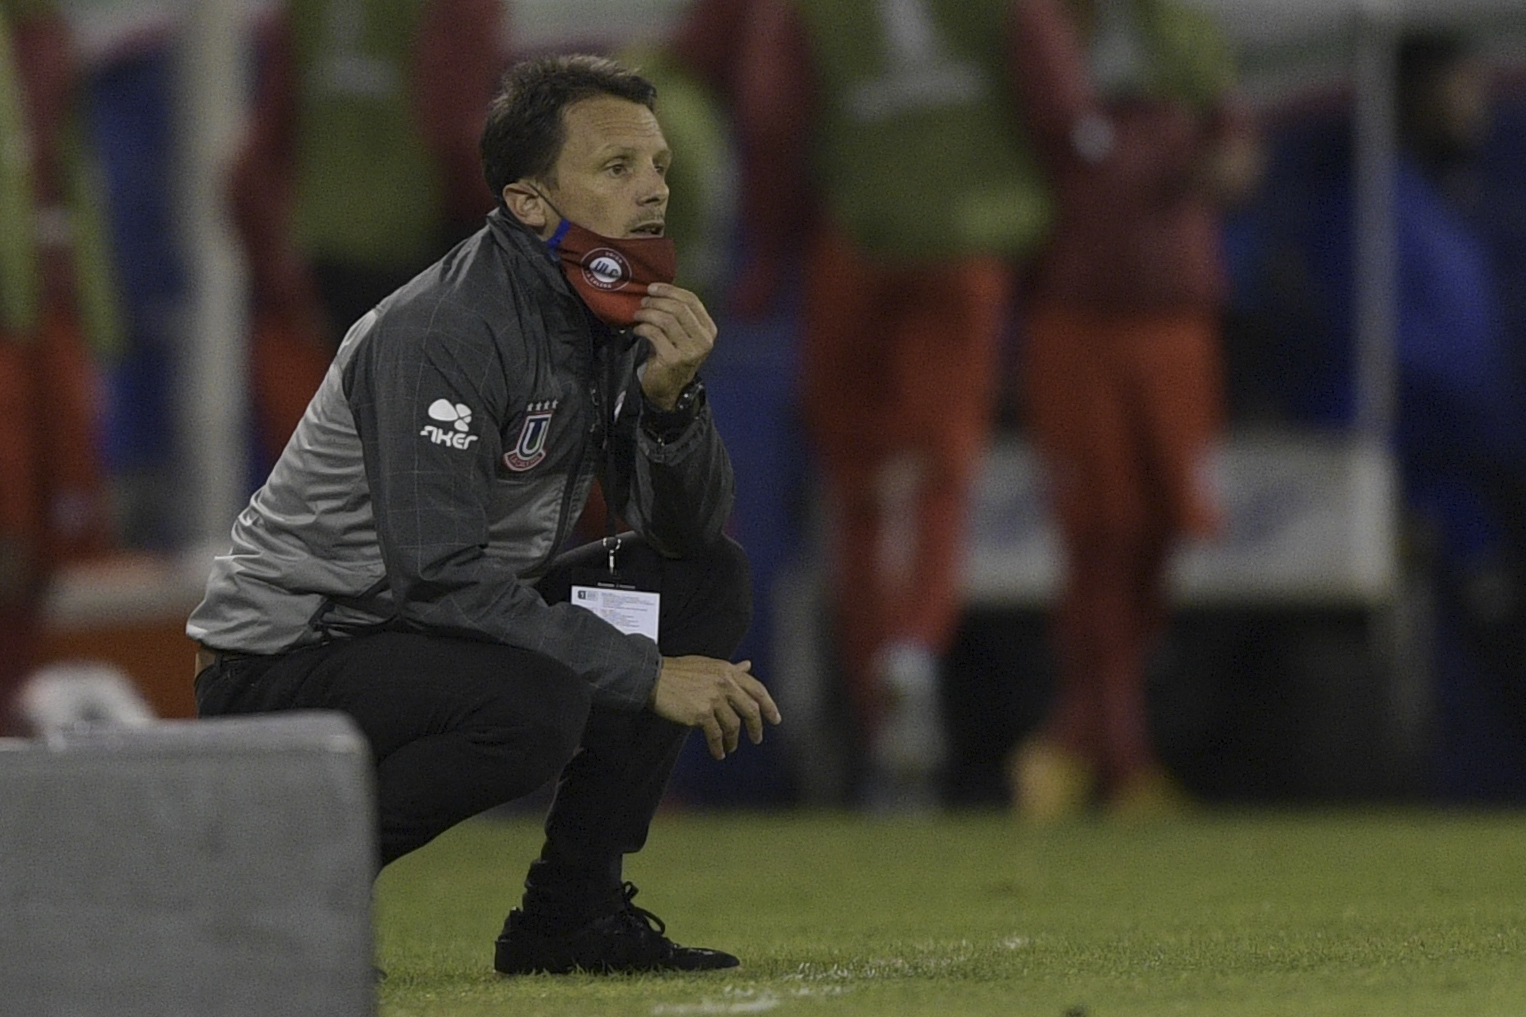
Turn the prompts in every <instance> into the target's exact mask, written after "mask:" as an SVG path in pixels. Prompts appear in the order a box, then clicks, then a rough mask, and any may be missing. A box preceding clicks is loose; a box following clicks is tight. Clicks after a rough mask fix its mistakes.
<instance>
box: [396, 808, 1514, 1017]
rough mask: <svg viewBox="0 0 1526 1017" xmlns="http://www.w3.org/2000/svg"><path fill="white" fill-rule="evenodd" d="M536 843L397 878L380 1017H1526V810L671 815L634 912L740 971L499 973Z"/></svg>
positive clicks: (428, 851)
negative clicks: (1019, 818)
mask: <svg viewBox="0 0 1526 1017" xmlns="http://www.w3.org/2000/svg"><path fill="white" fill-rule="evenodd" d="M538 848H539V829H538V825H537V821H536V820H534V819H530V818H527V819H522V820H521V819H509V820H505V819H479V820H476V821H474V822H471V823H468V824H465V825H464V826H462V827H459V828H457V829H456V830H454V831H452V832H451V833H449V834H448V835H446V836H445V837H442V838H441V839H440V840H439V841H437V842H435V843H434V844H431V845H430V846H429V847H427V848H425V849H424V850H422V851H420V852H417V853H416V854H414V855H412V856H409V857H407V858H404V859H402V860H401V861H399V862H398V863H396V864H395V865H393V866H392V867H390V868H389V869H388V870H387V871H386V872H385V873H384V874H383V876H382V878H381V880H380V881H379V883H378V885H377V913H376V923H377V956H378V963H379V964H380V965H381V966H382V967H384V968H385V969H387V971H388V972H389V978H388V980H387V981H386V982H385V983H383V984H382V986H381V987H380V990H379V992H380V1012H381V1014H382V1015H383V1017H414V1015H419V1017H423V1015H446V1017H467V1015H473V1017H475V1015H487V1014H493V1015H506V1014H513V1015H552V1017H564V1015H565V1017H573V1015H576V1017H589V1015H654V1017H656V1015H665V1014H726V1013H738V1014H750V1013H774V1014H779V1015H793V1014H800V1015H811V1017H816V1015H820V1017H860V1015H876V1017H880V1015H896V1017H900V1015H923V1014H926V1015H931V1014H939V1015H943V1014H960V1015H962V1014H970V1015H993V1017H994V1015H1001V1017H1014V1015H1028V1014H1036V1015H1043V1017H1065V1015H1071V1017H1076V1015H1081V1014H1085V1015H1086V1017H1136V1015H1156V1014H1160V1015H1166V1014H1170V1015H1182V1017H1197V1015H1204V1017H1206V1015H1214V1017H1224V1015H1241V1014H1244V1015H1257V1017H1259V1015H1272V1014H1276V1015H1297V1017H1314V1015H1325V1014H1328V1015H1342V1017H1346V1015H1357V1014H1372V1015H1384V1017H1395V1015H1408V1014H1427V1015H1429V1014H1435V1015H1454V1014H1455V1015H1467V1017H1495V1015H1497V1017H1507V1015H1508V1017H1526V814H1515V813H1498V814H1458V813H1443V812H1422V811H1400V812H1349V813H1348V812H1320V813H1227V814H1222V815H1219V814H1209V815H1206V816H1203V817H1199V818H1194V819H1192V820H1188V821H1177V822H1170V823H1161V824H1158V825H1151V826H1141V827H1134V828H1128V827H1119V826H1116V825H1110V824H1105V823H1100V822H1099V823H1093V824H1084V825H1078V826H1074V827H1068V828H1064V829H1059V830H1051V831H1031V830H1023V829H1021V828H1019V827H1016V826H1014V825H1013V823H1012V822H1011V821H1010V820H1009V819H1008V818H1007V817H1006V816H1003V815H956V816H951V817H939V818H935V819H875V818H870V817H863V816H854V815H836V814H780V815H756V814H736V815H730V814H712V813H706V814H683V813H677V814H666V815H662V816H660V817H659V818H658V820H657V823H656V825H655V827H654V830H653V834H652V838H651V842H650V844H649V845H648V846H647V849H646V850H645V851H643V852H642V853H641V854H640V855H638V856H636V857H635V858H634V859H633V860H632V861H631V862H630V864H629V865H628V866H627V876H628V878H630V879H632V880H634V881H635V882H636V883H637V885H639V886H640V887H641V888H642V892H641V896H640V897H639V898H638V899H637V903H638V904H641V905H644V906H646V907H647V908H649V909H650V910H652V911H655V912H656V913H657V914H659V915H661V916H662V917H663V918H664V919H665V920H666V921H667V923H668V930H669V933H670V934H671V935H672V936H673V938H674V939H676V940H678V941H679V942H683V943H692V944H696V945H706V946H717V947H721V948H724V949H727V950H730V951H732V952H734V953H736V954H738V955H740V956H741V957H742V961H743V966H742V967H741V968H740V969H734V970H732V971H728V972H719V973H714V974H709V975H704V976H675V975H662V976H654V975H644V976H634V977H616V978H601V977H593V976H574V977H565V976H563V977H556V976H535V977H531V978H516V979H506V978H500V977H499V976H497V975H495V974H494V973H493V972H492V970H491V963H492V943H493V939H494V937H495V936H496V935H497V933H498V930H499V926H500V924H501V923H502V921H503V916H504V913H505V911H506V910H507V908H508V907H509V906H511V905H512V904H514V903H517V901H518V898H519V891H520V885H519V884H520V881H521V880H522V879H523V876H524V868H525V864H526V863H527V861H528V860H529V859H530V858H531V857H533V856H534V854H535V852H536V851H537V850H538Z"/></svg>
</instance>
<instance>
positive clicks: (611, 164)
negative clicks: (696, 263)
mask: <svg viewBox="0 0 1526 1017" xmlns="http://www.w3.org/2000/svg"><path fill="white" fill-rule="evenodd" d="M562 123H563V125H565V127H566V133H567V136H566V139H565V141H564V142H563V143H562V150H561V153H560V154H559V155H558V156H557V159H556V164H555V165H554V166H553V168H552V172H551V174H550V176H549V177H548V178H547V179H546V180H544V181H542V187H541V189H542V190H543V191H544V192H545V195H546V197H547V198H549V199H550V200H551V202H552V204H554V205H555V206H556V211H557V212H560V213H561V214H562V215H564V216H566V217H567V218H568V219H570V220H572V221H573V222H575V223H577V224H578V225H579V226H582V227H584V228H585V229H590V230H593V231H594V232H595V233H598V234H601V235H603V236H606V237H627V236H660V235H661V234H662V230H663V220H664V218H665V217H666V215H667V209H668V184H667V172H668V163H669V162H670V161H671V160H672V154H671V153H670V152H669V151H668V143H667V140H666V139H664V138H663V136H662V128H661V127H660V126H658V123H657V118H656V117H655V116H653V115H652V111H651V110H649V109H647V108H646V107H645V106H643V105H641V104H640V103H635V102H628V101H627V100H625V99H617V98H615V97H614V96H604V95H600V96H594V97H593V98H589V99H583V100H580V101H579V102H575V103H573V104H572V105H570V106H568V107H566V108H565V109H563V110H562ZM557 225H558V222H557V219H556V216H555V213H554V212H553V213H552V214H551V216H550V218H549V222H548V223H547V224H546V226H545V227H543V228H542V229H541V231H540V232H541V236H542V237H549V236H550V235H551V234H552V233H553V232H554V231H555V229H556V227H557Z"/></svg>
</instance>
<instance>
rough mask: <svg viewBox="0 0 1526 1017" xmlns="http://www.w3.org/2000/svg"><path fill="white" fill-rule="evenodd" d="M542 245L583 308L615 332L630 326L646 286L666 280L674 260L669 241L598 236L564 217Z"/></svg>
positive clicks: (675, 264) (634, 318)
mask: <svg viewBox="0 0 1526 1017" xmlns="http://www.w3.org/2000/svg"><path fill="white" fill-rule="evenodd" d="M546 246H547V247H549V248H550V249H551V253H552V254H553V255H555V256H556V258H557V260H558V261H559V262H560V263H561V266H562V275H563V276H565V277H566V279H567V281H568V282H569V283H571V284H572V288H573V289H574V290H576V291H577V294H578V296H580V297H582V298H583V303H585V304H587V305H588V309H589V310H591V311H593V313H594V314H595V315H597V316H598V318H599V320H601V321H603V322H604V323H605V324H607V325H612V326H614V327H615V328H626V327H628V326H630V325H633V324H635V322H636V317H635V315H636V311H637V310H639V309H640V307H641V299H642V298H643V297H645V296H646V288H647V286H648V285H650V284H651V283H654V282H672V281H673V276H674V273H675V271H676V266H677V258H678V256H677V253H676V252H675V251H674V248H673V241H672V239H671V238H670V237H619V238H615V237H604V236H600V235H599V234H597V233H595V232H593V231H592V230H588V229H584V228H583V227H582V226H579V225H577V224H576V223H573V222H571V221H570V220H567V219H563V220H562V224H561V226H560V227H558V229H557V231H556V233H555V234H553V235H552V237H551V239H549V240H547V241H546Z"/></svg>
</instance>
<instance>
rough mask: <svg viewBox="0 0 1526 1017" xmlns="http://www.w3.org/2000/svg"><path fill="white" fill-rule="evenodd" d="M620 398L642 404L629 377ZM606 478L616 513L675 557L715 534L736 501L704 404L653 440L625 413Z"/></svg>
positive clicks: (638, 390) (718, 439) (729, 471)
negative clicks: (669, 436)
mask: <svg viewBox="0 0 1526 1017" xmlns="http://www.w3.org/2000/svg"><path fill="white" fill-rule="evenodd" d="M626 404H627V405H634V406H637V407H641V406H643V405H644V403H643V402H642V397H641V386H640V384H639V383H637V382H636V381H635V380H634V379H633V380H632V383H631V385H630V386H629V387H628V388H627V389H626ZM609 462H610V467H609V469H608V470H607V471H606V477H605V482H606V483H607V484H609V489H610V490H611V491H612V492H614V497H613V498H611V503H612V504H615V505H620V506H622V509H621V511H620V515H621V517H622V518H623V519H624V520H625V521H626V523H627V524H629V525H630V527H631V528H632V529H634V530H635V531H636V532H637V533H639V534H641V536H642V537H644V538H645V539H646V541H647V543H649V544H650V545H651V546H652V547H653V548H655V549H656V550H657V551H658V553H660V554H663V555H665V556H667V557H670V558H674V557H680V556H682V555H683V554H685V553H687V552H688V551H690V550H693V549H697V548H701V547H706V546H709V545H710V544H713V543H715V542H716V541H717V540H719V539H720V538H721V535H722V533H723V532H724V530H725V526H726V522H727V520H728V519H729V518H730V517H731V510H732V507H733V505H734V504H735V501H736V478H735V475H734V474H733V473H732V469H731V458H730V456H729V455H728V454H727V452H726V445H725V443H724V442H723V441H722V440H721V435H720V432H719V431H718V430H716V427H715V418H714V416H713V415H712V414H711V411H710V407H709V405H708V404H706V405H704V406H701V407H700V410H699V412H698V414H697V415H696V416H695V418H694V420H693V421H692V422H691V423H690V424H689V426H688V427H686V428H685V429H684V430H683V432H682V433H681V434H679V435H678V436H677V437H676V438H675V439H674V440H672V441H670V442H667V443H666V444H664V443H660V442H658V441H657V440H656V439H654V438H653V437H652V436H651V435H649V434H647V433H646V432H645V431H644V430H643V429H642V428H641V426H640V412H639V410H638V412H636V413H632V414H624V415H622V417H621V420H620V422H619V423H618V424H617V426H616V429H615V433H614V435H613V437H612V440H611V455H610V457H609Z"/></svg>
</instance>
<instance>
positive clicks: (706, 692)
mask: <svg viewBox="0 0 1526 1017" xmlns="http://www.w3.org/2000/svg"><path fill="white" fill-rule="evenodd" d="M751 668H752V661H750V660H744V661H742V662H741V663H740V664H732V663H729V662H727V661H724V660H717V659H716V658H714V657H700V656H689V657H663V658H662V670H661V671H659V672H658V674H657V684H656V685H655V686H654V687H653V689H652V704H651V705H652V711H653V712H654V713H656V714H657V715H658V716H659V717H665V718H667V719H668V720H672V721H676V722H678V723H680V724H687V725H689V726H690V727H702V728H704V729H705V741H706V742H708V743H709V745H710V754H711V755H712V756H714V757H715V758H716V759H725V758H726V753H728V752H735V751H736V748H737V744H738V742H739V741H740V738H741V733H742V726H743V725H746V727H747V737H748V738H749V739H751V741H752V743H753V744H754V745H756V744H758V743H759V742H761V741H762V740H763V722H764V721H765V720H766V721H768V722H769V723H770V724H777V723H779V708H778V707H777V706H775V705H774V699H773V697H772V696H770V695H769V694H768V690H767V689H765V688H764V687H763V683H762V682H760V681H758V680H757V679H756V678H754V677H753V676H752V675H751V674H750V673H749V671H750V669H751Z"/></svg>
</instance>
